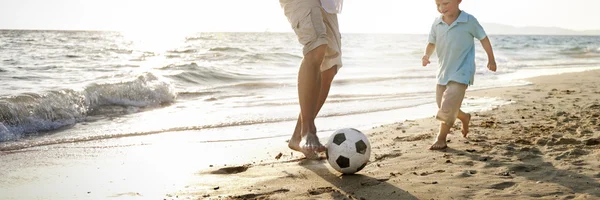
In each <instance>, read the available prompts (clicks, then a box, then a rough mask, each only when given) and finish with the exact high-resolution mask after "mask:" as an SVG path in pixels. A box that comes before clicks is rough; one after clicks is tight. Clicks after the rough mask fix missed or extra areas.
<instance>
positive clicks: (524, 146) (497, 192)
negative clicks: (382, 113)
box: [169, 70, 600, 199]
mask: <svg viewBox="0 0 600 200" xmlns="http://www.w3.org/2000/svg"><path fill="white" fill-rule="evenodd" d="M598 77H600V71H599V70H595V71H588V72H581V73H568V74H561V75H552V76H544V77H536V78H532V79H529V80H528V81H530V82H531V83H532V84H531V85H528V86H520V87H510V88H500V89H490V90H480V91H468V92H467V98H473V97H483V96H485V97H500V98H503V99H506V100H510V101H512V102H513V103H512V104H509V105H506V106H501V107H499V108H496V109H493V110H491V111H486V112H481V113H472V114H473V117H472V120H471V123H470V126H471V129H470V134H469V136H468V138H463V137H462V136H461V134H460V123H459V122H457V123H456V125H455V127H454V134H453V135H450V136H449V138H448V142H449V143H448V145H449V148H448V149H445V150H442V151H430V150H427V147H428V146H429V145H430V144H431V143H432V141H433V138H434V137H435V134H436V133H437V131H438V123H437V121H435V119H434V118H433V117H431V118H427V119H421V120H416V121H404V122H398V123H394V124H389V125H384V126H381V127H374V128H373V129H371V130H364V132H365V133H366V134H368V136H369V138H370V141H371V144H372V149H373V150H372V151H373V152H372V155H371V159H370V163H369V165H367V167H366V168H365V169H364V170H362V171H361V172H359V173H358V174H356V175H345V176H341V174H340V173H338V172H336V171H335V170H333V169H332V168H331V167H329V164H328V163H327V161H326V160H320V161H309V160H298V158H299V157H300V156H298V155H297V154H293V155H294V156H292V155H291V151H289V150H286V149H285V148H282V149H273V150H272V151H271V152H269V154H270V155H277V154H278V153H281V154H282V156H281V157H278V158H279V159H276V157H272V158H271V159H270V160H265V161H264V162H263V164H248V165H245V166H237V167H219V166H215V167H213V168H210V169H207V170H204V171H199V172H198V173H197V174H196V175H195V177H194V180H193V181H192V184H190V185H187V186H186V187H185V188H184V189H181V190H179V191H178V192H175V193H172V194H169V197H173V198H175V197H177V198H185V197H191V198H193V199H196V198H200V199H600V117H599V116H600V102H599V101H598V99H599V97H600V88H598V85H600V80H599V79H598ZM284 144H285V143H283V141H282V144H281V146H285V145H284ZM265 153H266V152H265Z"/></svg>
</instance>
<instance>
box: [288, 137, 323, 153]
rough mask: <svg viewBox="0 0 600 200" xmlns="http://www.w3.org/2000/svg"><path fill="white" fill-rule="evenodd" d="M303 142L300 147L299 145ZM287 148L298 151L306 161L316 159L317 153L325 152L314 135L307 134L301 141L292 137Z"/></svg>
mask: <svg viewBox="0 0 600 200" xmlns="http://www.w3.org/2000/svg"><path fill="white" fill-rule="evenodd" d="M301 142H304V144H303V145H302V146H300V143H301ZM288 147H289V148H290V149H292V150H294V151H299V152H302V153H303V154H304V156H305V157H306V158H307V159H317V158H318V157H319V156H318V154H317V153H318V152H323V151H326V150H327V148H325V146H323V145H322V144H321V142H319V138H318V137H317V136H316V135H315V134H307V136H305V137H304V138H302V139H301V140H298V139H295V138H294V137H292V139H290V141H289V143H288Z"/></svg>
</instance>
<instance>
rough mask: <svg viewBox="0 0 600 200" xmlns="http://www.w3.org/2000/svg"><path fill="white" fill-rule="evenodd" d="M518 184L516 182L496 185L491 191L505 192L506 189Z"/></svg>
mask: <svg viewBox="0 0 600 200" xmlns="http://www.w3.org/2000/svg"><path fill="white" fill-rule="evenodd" d="M516 184H517V183H515V182H502V183H497V184H494V185H492V186H491V187H490V188H491V189H496V190H504V189H506V188H509V187H512V186H514V185H516Z"/></svg>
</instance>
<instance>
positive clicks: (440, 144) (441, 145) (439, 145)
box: [429, 140, 448, 150]
mask: <svg viewBox="0 0 600 200" xmlns="http://www.w3.org/2000/svg"><path fill="white" fill-rule="evenodd" d="M447 147H448V146H447V145H446V140H436V141H435V142H434V143H433V144H432V145H431V146H429V150H442V149H445V148H447Z"/></svg>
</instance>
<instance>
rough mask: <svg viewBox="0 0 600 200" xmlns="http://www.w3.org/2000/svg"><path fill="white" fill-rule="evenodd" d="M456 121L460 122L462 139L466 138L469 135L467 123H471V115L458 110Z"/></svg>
mask: <svg viewBox="0 0 600 200" xmlns="http://www.w3.org/2000/svg"><path fill="white" fill-rule="evenodd" d="M458 119H459V120H460V121H461V122H462V135H463V137H467V134H469V123H470V122H471V114H469V113H465V112H463V111H462V110H459V111H458Z"/></svg>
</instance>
